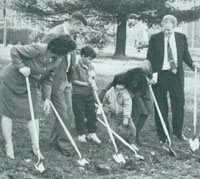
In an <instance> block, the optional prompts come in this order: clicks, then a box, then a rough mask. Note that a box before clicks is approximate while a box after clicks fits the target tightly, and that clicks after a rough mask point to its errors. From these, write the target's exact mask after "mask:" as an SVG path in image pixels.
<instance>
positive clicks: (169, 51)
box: [167, 38, 177, 74]
mask: <svg viewBox="0 0 200 179" xmlns="http://www.w3.org/2000/svg"><path fill="white" fill-rule="evenodd" d="M167 55H168V62H169V65H170V69H171V72H172V73H174V74H176V73H177V68H176V63H175V62H174V57H173V54H172V49H171V47H170V43H169V38H168V41H167Z"/></svg>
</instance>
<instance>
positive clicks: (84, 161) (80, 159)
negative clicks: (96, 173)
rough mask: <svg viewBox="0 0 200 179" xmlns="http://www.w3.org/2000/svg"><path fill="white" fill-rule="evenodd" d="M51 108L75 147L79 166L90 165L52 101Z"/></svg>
mask: <svg viewBox="0 0 200 179" xmlns="http://www.w3.org/2000/svg"><path fill="white" fill-rule="evenodd" d="M50 104H51V107H52V109H53V111H54V113H55V115H56V117H57V118H58V121H59V122H60V124H61V126H62V127H63V130H64V131H65V134H66V135H67V137H68V138H69V140H70V142H71V144H72V145H73V147H74V148H75V150H76V152H77V154H78V156H79V160H78V161H77V162H78V164H79V165H81V166H85V165H86V164H89V161H88V160H86V159H84V158H82V155H81V153H80V151H79V149H78V147H77V145H76V143H75V141H74V139H73V138H72V136H71V134H70V132H69V131H68V129H67V127H66V126H65V124H64V122H63V121H62V119H61V117H60V115H59V114H58V111H57V110H56V108H55V107H54V105H53V103H52V102H51V101H50Z"/></svg>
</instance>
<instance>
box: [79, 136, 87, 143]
mask: <svg viewBox="0 0 200 179" xmlns="http://www.w3.org/2000/svg"><path fill="white" fill-rule="evenodd" d="M78 141H79V142H82V143H87V141H86V135H85V134H83V135H78Z"/></svg>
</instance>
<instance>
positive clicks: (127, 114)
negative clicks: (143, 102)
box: [123, 91, 132, 120]
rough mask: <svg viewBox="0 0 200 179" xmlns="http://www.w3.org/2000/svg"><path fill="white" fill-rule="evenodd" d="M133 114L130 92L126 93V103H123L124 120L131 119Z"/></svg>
mask: <svg viewBox="0 0 200 179" xmlns="http://www.w3.org/2000/svg"><path fill="white" fill-rule="evenodd" d="M131 112H132V99H131V96H130V94H129V92H128V91H125V93H124V102H123V119H124V120H126V119H131Z"/></svg>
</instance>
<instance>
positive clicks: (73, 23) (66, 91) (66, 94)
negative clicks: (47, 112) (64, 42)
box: [43, 12, 87, 156]
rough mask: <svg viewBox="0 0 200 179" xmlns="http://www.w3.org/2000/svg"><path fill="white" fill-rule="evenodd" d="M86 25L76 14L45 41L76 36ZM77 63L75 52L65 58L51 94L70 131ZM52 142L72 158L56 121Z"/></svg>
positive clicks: (67, 142) (55, 78)
mask: <svg viewBox="0 0 200 179" xmlns="http://www.w3.org/2000/svg"><path fill="white" fill-rule="evenodd" d="M86 25H87V21H86V19H85V17H84V15H83V14H82V13H81V12H74V13H73V14H72V15H71V17H70V18H69V20H68V21H66V22H64V23H63V24H60V25H57V26H55V27H54V28H52V29H51V30H50V31H49V32H48V33H47V35H46V36H45V37H44V39H43V41H44V42H48V41H50V40H51V39H52V38H55V37H56V36H59V35H64V34H67V35H70V36H73V35H76V34H77V33H79V32H80V31H81V30H82V29H83V28H84V26H86ZM75 61H76V54H75V52H74V53H71V55H67V56H65V57H63V59H62V61H61V63H60V65H59V66H58V68H57V70H56V73H55V75H54V77H53V84H52V94H51V100H52V103H53V104H54V106H55V108H56V109H57V111H58V113H59V115H60V116H61V118H62V120H63V122H64V123H65V125H66V126H67V127H68V128H69V129H70V128H71V123H72V120H73V111H72V93H71V91H72V85H71V78H72V72H73V65H74V64H75ZM50 142H51V143H53V142H56V144H57V145H58V148H59V149H60V151H61V152H62V153H63V154H64V155H65V156H70V149H69V141H68V138H67V136H66V134H65V132H64V130H63V128H62V126H61V125H60V123H59V122H58V120H55V123H54V126H53V130H52V133H51V137H50Z"/></svg>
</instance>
